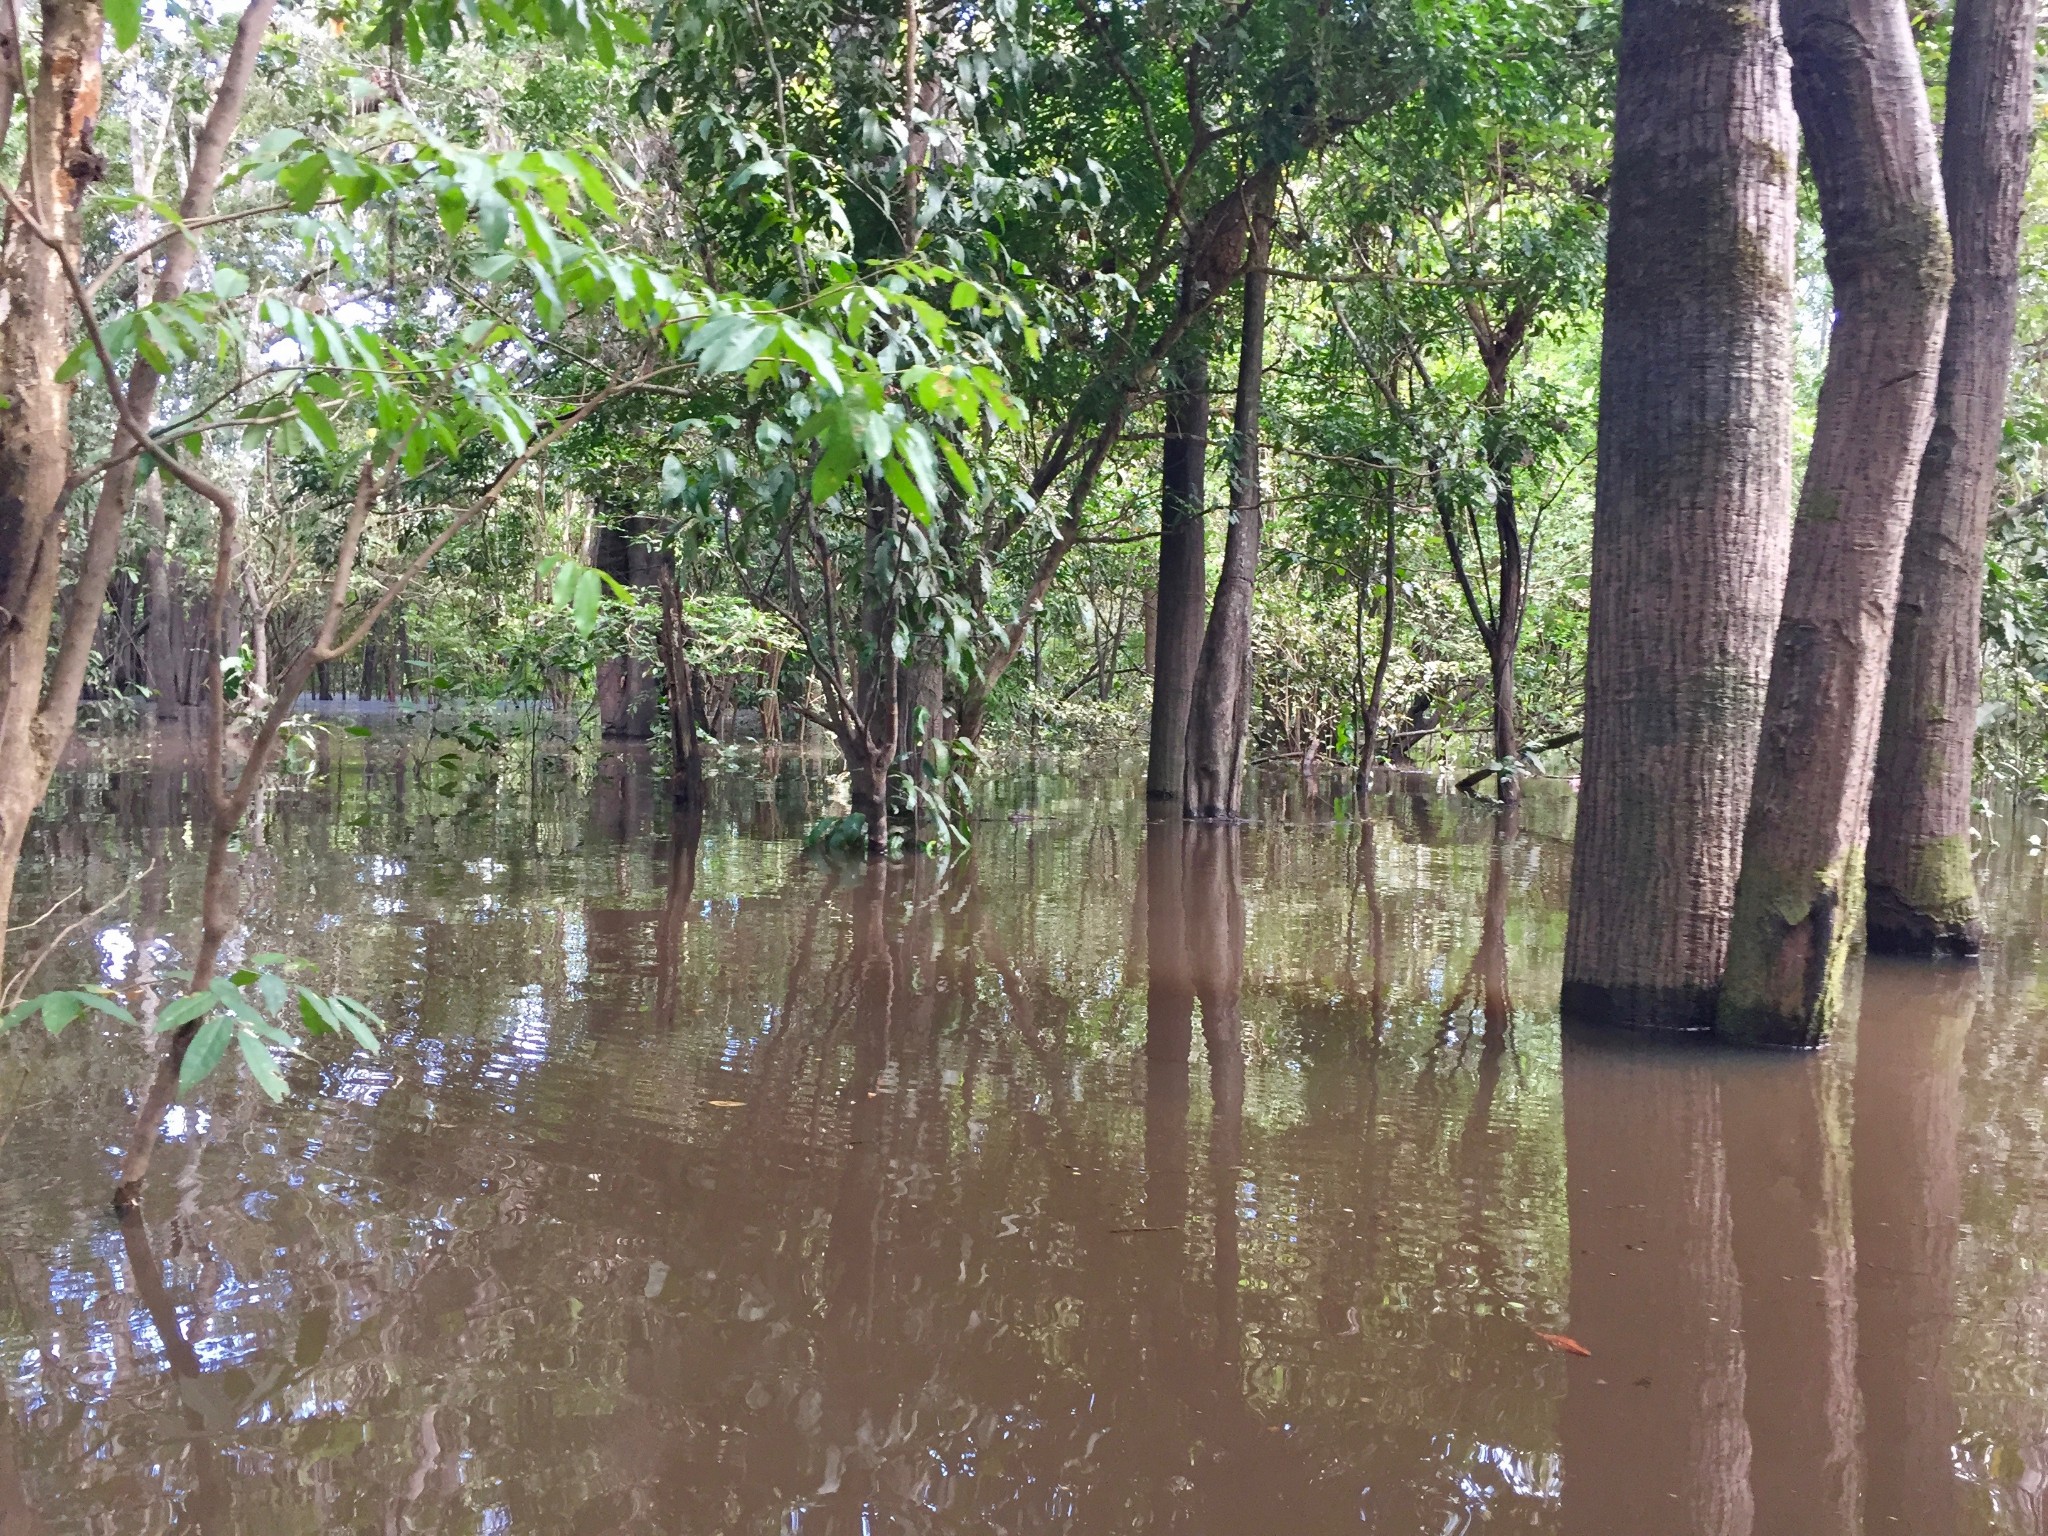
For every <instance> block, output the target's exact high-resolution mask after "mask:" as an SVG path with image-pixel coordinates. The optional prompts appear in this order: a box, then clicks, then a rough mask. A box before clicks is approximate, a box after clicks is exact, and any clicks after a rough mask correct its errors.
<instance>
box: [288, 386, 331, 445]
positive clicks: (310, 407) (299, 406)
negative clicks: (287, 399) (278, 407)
mask: <svg viewBox="0 0 2048 1536" xmlns="http://www.w3.org/2000/svg"><path fill="white" fill-rule="evenodd" d="M292 409H293V410H295V411H297V412H298V413H299V420H300V421H302V422H304V423H305V424H306V431H307V432H308V433H309V434H311V436H312V438H313V440H314V441H315V442H317V443H319V445H320V446H321V447H322V448H325V449H326V450H327V451H328V452H329V453H333V452H335V451H336V450H338V449H339V448H340V447H341V435H340V434H339V433H338V432H336V431H335V430H334V423H333V422H331V421H329V420H328V419H327V413H326V412H325V411H323V410H321V409H320V404H319V402H318V401H317V400H315V399H314V398H313V397H312V396H311V395H308V394H304V393H300V394H297V395H294V396H293V397H292Z"/></svg>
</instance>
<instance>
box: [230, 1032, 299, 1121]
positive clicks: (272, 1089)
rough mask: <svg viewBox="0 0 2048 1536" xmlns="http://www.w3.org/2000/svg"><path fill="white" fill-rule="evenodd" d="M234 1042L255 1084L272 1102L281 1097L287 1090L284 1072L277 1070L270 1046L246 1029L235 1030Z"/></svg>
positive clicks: (275, 1059)
mask: <svg viewBox="0 0 2048 1536" xmlns="http://www.w3.org/2000/svg"><path fill="white" fill-rule="evenodd" d="M235 1044H236V1045H238V1046H240V1047H241V1050H242V1060H243V1062H244V1063H246V1064H247V1066H248V1068H249V1075H250V1076H251V1077H253V1078H255V1079H256V1086H257V1087H258V1088H261V1089H262V1090H263V1091H264V1093H265V1094H267V1095H268V1096H269V1098H270V1102H271V1103H273V1104H275V1103H277V1102H278V1101H279V1100H281V1099H283V1097H284V1096H285V1094H286V1093H287V1092H288V1091H289V1090H288V1089H287V1087H286V1085H285V1080H284V1074H283V1073H282V1072H280V1071H278V1070H277V1058H276V1057H275V1056H273V1055H271V1054H270V1047H269V1046H267V1045H265V1044H264V1043H263V1042H262V1041H261V1040H258V1039H257V1038H256V1036H255V1035H254V1033H252V1032H251V1031H249V1030H246V1029H238V1030H236V1031H235Z"/></svg>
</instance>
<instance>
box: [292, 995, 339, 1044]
mask: <svg viewBox="0 0 2048 1536" xmlns="http://www.w3.org/2000/svg"><path fill="white" fill-rule="evenodd" d="M299 1018H300V1020H301V1021H302V1022H303V1023H304V1024H305V1026H306V1033H307V1034H309V1035H333V1034H339V1033H340V1032H341V1023H340V1021H339V1020H338V1019H336V1018H335V1016H334V1009H333V1008H332V1007H331V1006H330V1005H329V1004H328V1001H327V999H326V998H324V997H322V996H321V995H320V994H319V993H318V992H315V991H313V990H311V989H310V988H307V987H301V988H299Z"/></svg>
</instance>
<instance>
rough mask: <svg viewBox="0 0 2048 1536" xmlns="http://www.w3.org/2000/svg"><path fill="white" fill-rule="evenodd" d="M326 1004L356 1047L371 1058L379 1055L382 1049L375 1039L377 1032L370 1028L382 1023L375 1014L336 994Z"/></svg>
mask: <svg viewBox="0 0 2048 1536" xmlns="http://www.w3.org/2000/svg"><path fill="white" fill-rule="evenodd" d="M327 1002H328V1006H329V1007H331V1008H332V1009H333V1010H334V1016H335V1018H337V1019H339V1020H340V1021H341V1027H342V1028H343V1029H344V1030H346V1031H347V1032H348V1034H349V1037H350V1038H351V1039H353V1040H354V1041H355V1043H356V1044H357V1045H360V1046H361V1047H362V1048H363V1049H364V1050H366V1051H368V1052H369V1053H370V1054H371V1055H372V1056H375V1055H377V1054H379V1053H380V1052H381V1051H382V1050H383V1049H384V1047H383V1045H382V1044H381V1043H380V1042H379V1041H378V1039H377V1031H376V1030H375V1029H374V1028H372V1027H371V1026H372V1025H375V1024H381V1023H383V1022H384V1021H383V1020H382V1019H380V1018H378V1017H377V1015H376V1014H374V1013H372V1012H370V1010H369V1009H367V1008H365V1007H364V1006H363V1005H362V1004H361V1003H359V1002H357V1001H356V1000H355V999H354V998H352V997H343V996H342V995H341V994H340V993H338V992H337V993H335V994H333V995H332V996H330V997H329V998H328V999H327Z"/></svg>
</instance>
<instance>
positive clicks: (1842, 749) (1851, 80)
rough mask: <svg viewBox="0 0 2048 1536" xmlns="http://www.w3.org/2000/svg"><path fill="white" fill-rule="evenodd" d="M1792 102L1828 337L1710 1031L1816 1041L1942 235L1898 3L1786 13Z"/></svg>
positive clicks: (1849, 902)
mask: <svg viewBox="0 0 2048 1536" xmlns="http://www.w3.org/2000/svg"><path fill="white" fill-rule="evenodd" d="M1784 15H1785V42H1786V46H1787V48H1788V49H1789V50H1790V51H1791V54H1792V93H1793V99H1794V101H1795V102H1796V103H1797V105H1798V109H1799V119H1800V123H1801V126H1802V127H1803V128H1804V130H1805V134H1806V148H1807V158H1808V160H1809V161H1810V162H1811V164H1812V166H1813V173H1814V181H1815V184H1816V185H1817V187H1818V189H1819V192H1820V212H1821V229H1822V233H1823V234H1824V236H1825V237H1826V241H1827V265H1828V275H1829V277H1830V278H1831V279H1832V280H1833V283H1834V302H1835V322H1834V328H1833V331H1832V333H1831V335H1830V338H1829V342H1828V362H1827V372H1826V374H1825V375H1824V377H1823V378H1822V381H1821V392H1820V404H1819V409H1818V411H1817V414H1816V416H1815V424H1814V434H1813V452H1812V456H1811V457H1810V458H1809V459H1808V461H1807V467H1806V482H1805V484H1804V485H1803V486H1802V487H1801V488H1800V494H1799V509H1798V515H1797V517H1796V518H1795V520H1794V524H1793V532H1792V560H1791V570H1790V574H1789V576H1788V578H1787V581H1786V586H1785V605H1784V612H1783V615H1782V617H1781V619H1780V620H1779V624H1778V638H1777V645H1776V648H1775V650H1774V651H1773V654H1772V657H1771V680H1770V688H1769V691H1768V693H1767V695H1766V697H1765V702H1764V725H1763V734H1762V739H1761V741H1760V743H1759V746H1758V751H1757V763H1756V778H1755V782H1754V785H1753V787H1752V792H1751V795H1750V801H1749V815H1748V822H1747V825H1746V826H1745V828H1744V831H1743V844H1742V874H1741V879H1740V880H1739V882H1738V883H1737V885H1736V892H1735V918H1734V925H1733V931H1732V933H1731V935H1730V938H1729V946H1728V969H1727V973H1726V975H1725V977H1724V980H1723V985H1722V991H1721V999H1720V1011H1719V1015H1718V1020H1717V1022H1718V1026H1719V1028H1720V1029H1721V1030H1722V1032H1723V1033H1725V1034H1726V1035H1728V1036H1729V1037H1730V1038H1731V1039H1735V1040H1741V1041H1746V1042H1750V1043H1753V1044H1761V1045H1787V1046H1810V1045H1816V1044H1818V1043H1819V1042H1820V1041H1822V1040H1824V1039H1825V1038H1826V1037H1827V1033H1828V1030H1829V1028H1830V1027H1831V1026H1832V1024H1833V1023H1834V1020H1835V1017H1836V1015H1837V1013H1838V1012H1839V1010H1840V1007H1841V1001H1842V997H1841V994H1842V990H1843V988H1844V986H1845V984H1846V977H1845V973H1846V970H1847V966H1848V960H1849V952H1850V946H1851V944H1852V943H1853V941H1854V939H1855V936H1856V932H1857V929H1858V928H1859V927H1861V922H1860V918H1861V916H1862V903H1863V848H1864V823H1865V819H1866V818H1867V816H1868V815H1869V812H1870V786H1871V777H1872V772H1873V769H1874V767H1875V762H1876V757H1877V730H1878V720H1879V716H1880V713H1881V710H1882V707H1883V703H1884V686H1885V664H1886V658H1887V657H1888V655H1889V654H1890V651H1891V638H1892V614H1893V611H1894V608H1895V606H1896V603H1897V599H1898V591H1899V560H1900V556H1901V555H1902V553H1903V552H1904V549H1905V543H1906V526H1907V523H1908V522H1909V521H1910V519H1911V517H1912V510H1913V486H1914V482H1915V478H1916V475H1917V472H1918V470H1919V467H1920V455H1921V452H1922V450H1923V449H1924V448H1925V447H1926V445H1927V436H1928V429H1929V427H1930V425H1931V423H1932V420H1933V412H1934V382H1935V373H1936V370H1937V366H1938V364H1939V361H1940V351H1941V339H1942V327H1943V322H1944V320H1945V319H1946V316H1947V312H1948V290H1949V241H1948V227H1947V223H1946V221H1945V219H1944V218H1943V214H1942V197H1941V175H1940V171H1939V170H1938V168H1937V166H1936V164H1935V148H1934V123H1933V120H1932V119H1931V118H1930V117H1929V116H1928V110H1927V88H1926V85H1925V84H1924V83H1923V81H1922V79H1921V74H1920V59H1919V55H1918V54H1917V53H1916V52H1915V50H1914V45H1913V34H1912V29H1911V25H1910V23H1909V22H1908V19H1907V15H1906V8H1905V5H1904V3H1903V0H1788V3H1787V4H1786V6H1785V12H1784Z"/></svg>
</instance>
